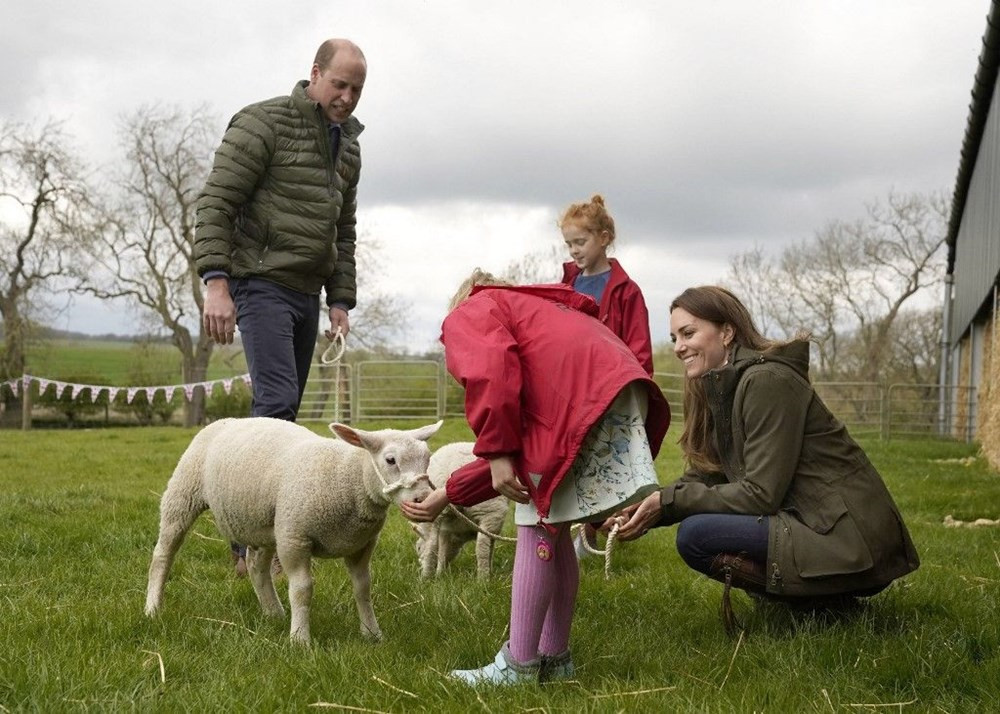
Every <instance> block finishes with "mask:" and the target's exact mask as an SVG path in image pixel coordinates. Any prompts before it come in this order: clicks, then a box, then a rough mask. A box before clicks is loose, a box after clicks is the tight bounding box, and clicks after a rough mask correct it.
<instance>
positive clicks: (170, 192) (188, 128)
mask: <svg viewBox="0 0 1000 714" xmlns="http://www.w3.org/2000/svg"><path fill="white" fill-rule="evenodd" d="M216 133H217V127H216V122H215V121H214V120H213V119H212V117H210V116H209V114H208V112H207V110H206V109H205V108H204V107H201V108H196V109H194V110H192V111H191V112H190V113H184V112H183V111H181V110H179V109H176V108H172V109H168V108H164V107H159V106H153V107H143V108H140V109H139V110H138V111H136V112H135V113H134V114H132V115H130V116H127V117H125V118H124V119H123V120H122V123H121V126H120V131H119V135H120V142H121V148H122V149H123V151H124V163H123V164H122V167H121V169H120V171H119V173H118V174H117V175H116V176H115V188H116V189H117V194H116V201H115V202H114V205H112V206H111V207H110V208H109V209H108V210H107V212H106V214H105V221H104V225H103V230H101V231H100V232H99V233H98V240H97V242H96V245H95V249H94V250H93V251H92V254H91V257H92V270H91V272H90V274H89V275H88V279H87V280H86V281H84V282H83V283H82V284H81V285H80V287H79V289H80V290H81V291H82V292H86V293H90V294H92V295H95V296H97V297H99V298H102V299H123V300H127V301H129V302H131V303H132V304H135V305H138V306H140V307H141V308H143V309H144V311H146V313H147V315H150V316H155V319H156V320H157V321H158V322H159V324H160V325H161V326H162V327H163V328H165V329H166V331H167V333H168V334H169V335H170V338H171V340H172V342H173V344H174V346H175V347H176V348H177V349H178V350H179V351H180V353H181V370H182V375H183V379H184V381H185V382H189V383H190V382H199V381H203V380H204V379H205V375H206V372H207V369H208V364H209V360H210V359H211V356H212V349H213V346H214V345H213V342H212V340H211V338H210V337H209V335H208V334H207V333H206V332H205V330H204V328H203V326H202V322H201V319H200V316H201V310H202V305H203V296H202V282H201V279H200V278H199V277H198V273H197V270H196V269H195V265H194V258H193V248H194V229H195V211H196V204H197V200H198V194H199V192H200V191H201V189H202V186H204V183H205V178H206V177H207V176H208V171H209V168H210V161H211V155H212V148H213V144H214V140H215V135H216ZM203 399H204V395H203V394H201V393H200V392H197V393H196V394H195V395H194V399H193V400H192V401H191V402H190V403H188V405H187V408H186V411H185V423H186V424H187V425H194V424H197V423H198V422H199V421H200V420H201V416H202V413H203V409H204V401H203Z"/></svg>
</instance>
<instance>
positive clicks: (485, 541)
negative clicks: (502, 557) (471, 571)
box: [476, 533, 493, 580]
mask: <svg viewBox="0 0 1000 714" xmlns="http://www.w3.org/2000/svg"><path fill="white" fill-rule="evenodd" d="M492 572H493V539H492V538H490V537H489V536H488V535H483V534H482V533H480V534H478V535H477V536H476V575H478V576H479V579H480V580H485V579H486V578H488V577H490V573H492Z"/></svg>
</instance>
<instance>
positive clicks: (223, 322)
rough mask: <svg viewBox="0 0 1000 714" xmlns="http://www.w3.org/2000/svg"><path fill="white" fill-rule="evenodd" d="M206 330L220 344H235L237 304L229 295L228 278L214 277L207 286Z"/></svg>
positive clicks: (203, 317) (204, 321)
mask: <svg viewBox="0 0 1000 714" xmlns="http://www.w3.org/2000/svg"><path fill="white" fill-rule="evenodd" d="M202 321H203V323H204V325H205V331H206V332H207V333H208V335H209V337H211V338H212V339H213V340H215V341H216V342H217V343H218V344H220V345H231V344H233V334H234V333H235V332H236V305H234V304H233V298H232V297H230V295H229V279H228V278H212V279H211V280H209V281H208V284H207V285H206V286H205V308H204V310H203V314H202Z"/></svg>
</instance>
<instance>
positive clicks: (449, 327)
mask: <svg viewBox="0 0 1000 714" xmlns="http://www.w3.org/2000/svg"><path fill="white" fill-rule="evenodd" d="M596 315H597V305H596V303H595V302H594V301H593V299H592V298H591V297H590V296H588V295H583V294H581V293H578V292H575V291H574V290H573V289H572V288H571V287H569V286H566V285H526V286H514V287H485V286H477V287H476V288H474V289H473V291H472V295H471V296H470V297H469V298H468V299H467V300H465V301H464V302H463V303H461V304H460V305H459V306H458V307H457V308H455V309H454V310H453V311H452V312H451V314H449V315H448V317H447V318H445V320H444V323H443V324H442V326H441V329H442V334H441V342H442V343H443V344H444V348H445V361H446V364H447V367H448V371H449V372H450V373H451V374H452V376H454V377H455V379H457V380H458V382H459V383H460V384H461V385H462V386H463V387H464V388H465V414H466V418H467V419H468V421H469V426H470V427H472V431H473V432H474V433H475V435H476V444H475V447H474V448H473V453H475V454H476V456H478V457H480V458H479V459H477V460H476V461H473V462H472V463H471V464H468V465H466V466H464V467H462V468H461V469H459V470H458V471H456V472H455V473H454V474H453V475H452V477H451V478H450V479H449V481H448V483H447V486H446V489H447V494H448V500H449V501H451V502H452V503H456V504H458V505H462V506H470V505H474V504H476V503H480V502H482V501H484V500H486V499H488V498H493V497H494V496H496V495H497V493H496V491H494V490H493V482H492V478H491V476H490V469H489V462H488V461H487V459H489V458H493V457H497V456H505V455H506V456H510V457H512V458H513V459H514V469H515V472H516V473H517V474H518V477H519V478H520V479H521V480H522V482H523V483H524V484H525V486H526V487H527V488H528V491H529V492H530V494H531V499H532V501H533V502H534V503H535V506H536V507H537V508H538V511H539V513H540V514H541V516H542V517H545V516H546V515H548V512H549V506H550V504H551V500H552V492H553V491H554V490H555V488H556V486H558V485H559V482H560V481H561V480H562V478H563V476H564V475H565V474H566V472H567V471H568V470H569V467H570V466H571V465H572V463H573V460H574V459H575V458H576V455H577V452H578V451H579V450H580V446H581V444H582V443H583V440H584V437H586V435H587V432H588V431H589V430H590V428H591V427H592V426H593V425H594V424H595V423H596V422H597V421H598V420H599V419H600V418H601V416H602V415H603V414H604V412H605V411H606V410H607V408H608V407H609V406H610V405H611V402H612V401H614V399H615V397H616V396H617V395H618V393H619V392H620V391H621V390H622V389H623V388H624V387H625V386H626V385H628V384H629V383H631V382H636V381H637V382H641V383H642V384H643V385H644V386H645V387H646V389H647V392H648V394H649V405H648V412H647V416H646V434H647V436H648V438H649V446H650V449H651V450H652V453H653V456H656V454H657V452H658V451H659V448H660V444H661V443H662V441H663V437H664V435H665V434H666V432H667V427H668V426H669V424H670V407H669V405H668V404H667V400H666V399H665V398H664V396H663V393H662V392H661V391H660V389H659V387H657V386H656V383H655V382H653V380H652V379H650V378H649V375H648V374H647V373H646V371H645V370H644V369H643V367H642V366H641V365H640V364H639V362H638V361H637V360H636V358H635V355H633V354H632V352H631V351H630V350H629V349H628V347H626V345H625V343H623V342H622V341H621V340H620V339H618V338H617V337H616V336H615V335H614V334H613V333H612V332H611V330H609V329H608V328H607V327H605V326H604V325H602V324H601V323H600V322H598V321H597V320H596V319H595V317H596ZM529 472H530V473H535V474H541V478H540V480H539V482H538V484H537V486H536V485H535V484H534V483H532V482H531V479H529V478H528V477H527V474H528V473H529Z"/></svg>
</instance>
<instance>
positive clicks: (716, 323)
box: [605, 286, 919, 634]
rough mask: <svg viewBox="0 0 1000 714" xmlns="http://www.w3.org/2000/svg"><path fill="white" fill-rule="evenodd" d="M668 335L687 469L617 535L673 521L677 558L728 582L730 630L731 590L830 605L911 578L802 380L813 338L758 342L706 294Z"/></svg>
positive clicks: (701, 291)
mask: <svg viewBox="0 0 1000 714" xmlns="http://www.w3.org/2000/svg"><path fill="white" fill-rule="evenodd" d="M670 336H671V339H673V341H674V353H675V354H676V355H677V357H678V358H680V360H681V361H683V362H684V377H685V379H684V433H683V434H682V435H681V438H680V444H681V447H682V449H683V452H684V456H685V458H686V462H687V465H688V467H689V468H688V470H687V472H686V473H685V474H684V475H683V476H682V477H681V478H679V479H678V480H677V481H676V482H674V483H672V484H670V485H669V486H667V487H666V488H663V489H662V490H660V491H658V492H656V493H654V494H652V495H651V496H649V497H647V498H646V499H645V500H644V501H643V502H642V503H640V504H639V505H638V506H635V507H632V508H629V509H626V510H627V511H628V512H630V513H631V518H630V520H629V521H628V522H627V523H626V524H625V525H624V526H622V528H621V530H619V532H618V537H619V538H621V539H623V540H630V539H634V538H638V537H640V536H641V535H643V534H644V533H645V532H646V531H647V530H648V529H649V528H655V527H658V526H668V525H672V524H674V523H680V525H679V526H678V528H677V549H678V551H679V552H680V555H681V557H682V558H683V559H684V562H686V563H687V564H688V565H689V566H690V567H692V568H694V569H695V570H697V571H699V572H702V573H704V574H705V575H708V576H709V577H710V578H713V579H715V580H719V581H721V582H723V583H725V585H726V588H725V590H724V593H723V607H722V612H723V622H724V624H725V625H726V629H727V632H729V633H730V634H733V632H734V631H735V628H736V622H735V620H734V618H733V617H732V610H731V608H730V607H729V588H730V586H732V587H737V588H741V589H743V590H746V591H748V592H750V593H754V594H759V595H760V596H764V597H767V598H769V599H770V598H773V599H778V600H782V601H785V602H787V603H789V604H797V605H802V606H805V607H808V608H827V607H838V606H843V605H847V604H852V603H854V602H856V600H855V598H858V597H867V596H870V595H874V594H875V593H878V592H880V591H882V590H883V589H885V587H886V586H888V585H889V583H891V582H892V581H893V580H895V579H896V578H898V577H901V576H903V575H906V574H907V573H910V572H912V571H914V570H916V569H917V567H918V565H919V559H918V558H917V553H916V550H915V549H914V547H913V542H912V541H911V540H910V535H909V533H908V532H907V530H906V526H905V525H904V524H903V519H902V517H901V516H900V514H899V510H898V509H897V508H896V504H895V503H893V500H892V496H890V495H889V492H888V490H887V489H886V487H885V484H884V483H883V481H882V478H881V476H879V474H878V472H877V471H876V470H875V467H874V466H872V464H871V462H870V461H869V460H868V457H867V456H866V455H865V453H864V451H862V449H861V447H859V446H858V445H857V444H856V443H855V442H854V440H853V439H852V438H851V437H850V436H849V435H848V433H847V429H846V428H845V427H844V425H843V424H842V423H841V422H840V421H838V420H837V419H836V418H835V417H834V416H833V415H832V414H831V413H830V411H829V409H827V407H826V405H825V404H823V402H822V400H820V398H819V396H818V395H817V394H816V392H815V391H814V390H813V387H812V385H811V384H810V383H809V379H808V368H809V342H808V340H806V339H801V338H797V339H793V340H791V341H790V342H787V343H779V342H773V341H771V340H768V339H766V338H764V337H763V336H762V335H761V334H760V333H759V332H758V331H757V328H756V327H755V326H754V324H753V320H752V319H751V317H750V313H749V312H748V311H747V309H746V307H744V305H743V304H742V303H741V302H740V301H739V300H738V299H737V298H736V296H734V295H733V294H732V293H730V292H729V291H728V290H725V289H723V288H719V287H714V286H706V287H696V288H689V289H687V290H685V291H684V292H683V293H681V294H680V296H678V297H677V299H675V300H674V301H673V303H671V305H670ZM605 525H608V524H605Z"/></svg>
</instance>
